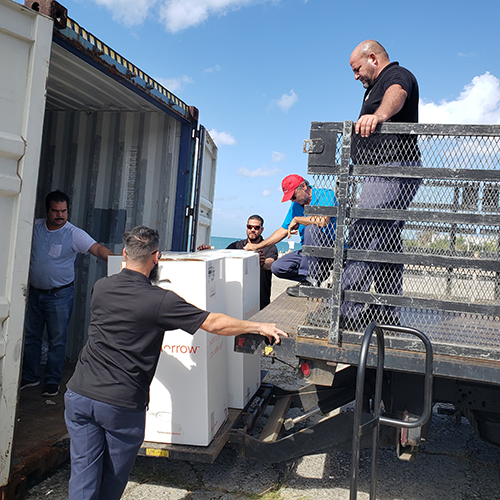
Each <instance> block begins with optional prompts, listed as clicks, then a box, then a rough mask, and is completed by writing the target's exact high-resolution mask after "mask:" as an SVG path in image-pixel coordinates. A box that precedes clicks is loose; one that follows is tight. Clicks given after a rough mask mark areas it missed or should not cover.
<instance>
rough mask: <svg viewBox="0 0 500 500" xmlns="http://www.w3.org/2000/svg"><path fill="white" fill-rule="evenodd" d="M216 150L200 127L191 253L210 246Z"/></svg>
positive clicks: (204, 130)
mask: <svg viewBox="0 0 500 500" xmlns="http://www.w3.org/2000/svg"><path fill="white" fill-rule="evenodd" d="M217 154H218V149H217V146H216V145H215V142H214V140H213V139H212V138H211V137H210V134H209V133H208V130H206V129H205V128H204V127H203V126H200V133H199V141H198V155H197V167H196V177H195V179H196V180H195V182H196V185H195V189H194V203H193V205H194V208H193V214H194V219H193V225H192V234H191V251H194V250H196V248H198V247H199V246H200V245H202V244H206V245H209V244H210V237H211V235H212V221H213V209H214V197H215V176H216V172H217Z"/></svg>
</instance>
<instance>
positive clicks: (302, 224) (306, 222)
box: [245, 174, 337, 296]
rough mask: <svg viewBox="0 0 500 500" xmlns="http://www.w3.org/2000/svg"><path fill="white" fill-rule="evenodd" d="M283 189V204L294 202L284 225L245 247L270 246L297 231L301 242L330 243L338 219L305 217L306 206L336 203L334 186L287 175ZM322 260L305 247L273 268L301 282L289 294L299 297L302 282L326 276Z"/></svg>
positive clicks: (314, 283) (315, 282) (310, 282)
mask: <svg viewBox="0 0 500 500" xmlns="http://www.w3.org/2000/svg"><path fill="white" fill-rule="evenodd" d="M281 188H282V190H283V199H282V200H281V201H282V203H283V202H286V201H292V204H291V206H290V208H289V210H288V213H287V214H286V217H285V220H284V221H283V224H282V225H281V227H279V228H278V229H276V231H274V233H273V234H272V235H271V236H269V237H268V238H266V239H265V240H263V241H261V242H260V243H258V244H252V243H248V244H247V245H246V246H245V250H259V249H261V248H264V247H266V246H268V245H273V244H276V243H279V242H280V241H281V240H283V239H285V237H288V238H290V236H291V235H292V234H296V233H297V232H298V233H299V234H300V243H301V245H313V246H331V245H332V242H333V240H334V239H335V222H336V219H330V218H329V217H320V216H313V215H309V216H305V215H304V207H305V206H306V205H320V206H326V207H335V206H337V199H336V198H335V194H334V192H333V191H332V190H331V189H316V188H314V187H312V186H311V185H310V184H309V182H308V181H306V180H305V179H304V178H303V177H301V176H300V175H296V174H292V175H288V176H287V177H285V178H284V179H283V181H282V183H281ZM323 267H324V266H322V265H321V264H320V259H316V258H312V257H307V256H305V255H303V254H302V250H297V251H295V252H289V253H287V254H285V255H284V256H283V257H281V258H279V259H278V260H276V261H275V262H274V263H273V265H272V266H271V271H272V272H273V274H274V275H275V276H277V277H278V278H284V279H287V280H293V281H298V282H299V283H298V285H296V286H293V287H289V288H288V289H287V293H288V294H290V295H292V296H298V293H299V285H301V284H302V285H307V286H318V285H319V284H320V283H321V281H323V280H324V279H326V278H327V277H328V276H325V269H324V268H323Z"/></svg>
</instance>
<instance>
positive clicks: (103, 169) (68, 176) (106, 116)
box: [0, 0, 217, 494]
mask: <svg viewBox="0 0 500 500" xmlns="http://www.w3.org/2000/svg"><path fill="white" fill-rule="evenodd" d="M0 9H1V11H0V63H1V67H2V68H4V71H3V73H2V77H1V78H0V179H1V187H0V204H1V210H0V221H1V224H2V226H1V229H2V233H3V234H4V237H3V239H2V242H1V243H0V245H1V248H2V252H1V255H2V260H1V262H2V264H1V266H0V275H1V278H2V281H1V282H2V283H3V284H4V287H3V289H2V290H1V292H0V316H1V320H2V326H1V330H0V370H1V371H0V391H1V396H2V397H1V398H0V413H1V415H2V418H1V424H0V425H1V435H0V457H1V458H0V480H1V481H0V486H2V485H5V484H6V482H7V481H8V478H9V469H10V464H11V458H12V442H13V435H14V427H15V425H14V423H15V421H16V411H17V412H18V414H19V412H20V411H21V410H22V408H20V407H21V406H22V404H23V398H24V395H23V397H21V398H20V401H21V403H20V404H19V405H18V399H19V381H20V369H21V362H22V351H23V324H24V312H25V304H26V289H27V287H28V269H29V257H30V248H31V236H32V228H33V222H34V219H35V218H37V217H44V216H45V207H44V198H45V196H46V195H47V194H48V193H49V192H50V191H53V190H55V189H60V190H61V191H63V192H65V193H66V194H68V196H69V197H70V200H71V203H70V207H69V208H70V210H69V220H70V221H71V222H72V223H73V224H75V225H76V226H78V227H80V228H82V229H84V230H85V231H87V232H88V233H89V234H90V235H91V236H92V237H93V238H94V239H95V240H96V241H98V242H99V243H101V244H102V245H104V246H106V247H108V248H110V249H111V250H113V251H114V252H121V249H122V244H121V235H122V233H123V231H124V230H125V229H130V228H132V227H134V226H136V225H138V224H144V225H146V226H150V227H154V228H156V229H158V230H159V232H160V235H161V249H162V250H172V251H186V250H188V249H190V248H191V247H193V246H194V245H196V244H198V245H199V244H201V243H209V241H210V228H211V218H212V209H213V197H214V184H215V172H216V161H217V146H216V145H215V143H214V142H213V140H212V139H211V138H210V136H209V134H208V131H206V130H205V129H204V128H203V127H202V126H200V125H199V123H198V110H197V109H196V108H195V107H193V106H188V105H187V104H186V103H184V102H183V101H181V100H180V99H179V98H178V97H176V96H175V95H173V94H172V93H171V92H170V91H169V90H168V89H166V88H164V87H163V86H162V85H160V84H159V83H158V82H156V81H155V80H153V79H152V78H151V77H150V76H149V75H147V74H146V73H144V72H143V71H142V70H140V69H139V68H138V67H137V66H135V65H134V64H133V63H132V62H130V61H129V60H127V59H126V58H125V57H123V56H122V55H121V54H119V53H118V52H117V51H115V50H114V49H112V48H111V47H109V46H108V45H106V44H105V43H104V42H103V41H102V40H100V39H99V38H97V37H96V36H94V35H93V34H91V33H89V32H88V31H87V30H85V29H84V28H83V27H81V26H80V25H79V24H78V23H77V22H75V21H74V20H72V19H71V18H69V17H68V13H67V11H66V9H65V8H64V7H63V6H62V5H60V4H59V3H57V2H55V1H51V0H44V1H39V2H34V1H27V2H26V3H25V5H24V6H22V5H19V4H18V3H15V2H12V1H10V0H0ZM36 11H38V12H36ZM6 68H8V70H7V69H6ZM200 200H201V205H202V207H203V208H202V213H201V215H200V214H199V208H198V206H199V204H200ZM199 228H201V229H200V230H198V229H199ZM75 270H76V277H75V302H74V309H73V315H72V319H71V323H70V326H69V329H68V343H67V352H66V354H67V360H68V361H70V362H71V361H75V360H76V358H77V356H78V353H79V351H80V349H81V348H82V346H83V344H84V342H85V340H86V330H87V326H88V321H89V305H90V294H91V290H92V286H93V284H94V282H95V281H96V280H97V279H99V278H100V277H102V276H104V275H105V274H106V264H105V263H104V262H102V261H100V260H98V259H96V258H95V257H93V256H90V255H86V256H81V255H80V256H79V258H77V261H76V266H75ZM23 392H24V391H23ZM38 398H39V399H42V398H40V396H39V395H38ZM42 403H43V400H42ZM63 425H64V424H63ZM14 448H16V440H15V439H14ZM17 449H20V447H18V448H17ZM18 489H19V488H18ZM16 494H19V491H17V492H16Z"/></svg>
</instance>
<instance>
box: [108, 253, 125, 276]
mask: <svg viewBox="0 0 500 500" xmlns="http://www.w3.org/2000/svg"><path fill="white" fill-rule="evenodd" d="M124 267H125V259H124V258H123V255H110V256H109V257H108V276H111V275H112V274H118V273H119V272H120V271H121V270H122V269H123V268H124Z"/></svg>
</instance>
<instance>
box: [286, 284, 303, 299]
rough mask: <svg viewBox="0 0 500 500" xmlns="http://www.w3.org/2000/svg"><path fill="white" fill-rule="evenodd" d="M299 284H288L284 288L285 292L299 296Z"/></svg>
mask: <svg viewBox="0 0 500 500" xmlns="http://www.w3.org/2000/svg"><path fill="white" fill-rule="evenodd" d="M299 286H300V283H298V284H297V285H293V286H289V287H288V288H287V289H286V293H287V294H288V295H290V296H291V297H300V293H299Z"/></svg>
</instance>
